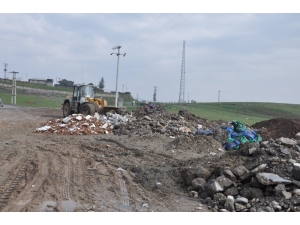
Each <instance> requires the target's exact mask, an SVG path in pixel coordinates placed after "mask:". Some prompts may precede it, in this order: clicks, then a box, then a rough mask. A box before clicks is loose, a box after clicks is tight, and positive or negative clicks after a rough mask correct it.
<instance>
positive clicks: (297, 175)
mask: <svg viewBox="0 0 300 225" xmlns="http://www.w3.org/2000/svg"><path fill="white" fill-rule="evenodd" d="M293 178H294V179H296V180H300V164H299V163H294V167H293Z"/></svg>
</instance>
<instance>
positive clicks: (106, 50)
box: [0, 10, 300, 104]
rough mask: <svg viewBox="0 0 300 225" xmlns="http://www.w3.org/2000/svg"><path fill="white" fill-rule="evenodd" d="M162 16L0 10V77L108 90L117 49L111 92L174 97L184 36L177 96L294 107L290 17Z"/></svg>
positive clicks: (297, 20) (299, 48) (294, 20)
mask: <svg viewBox="0 0 300 225" xmlns="http://www.w3.org/2000/svg"><path fill="white" fill-rule="evenodd" d="M29 11H30V10H29ZM42 11H43V10H41V12H42ZM79 11H80V10H79ZM159 11H160V10H159ZM165 12H167V13H161V12H159V13H103V12H101V13H76V14H75V13H62V14H58V13H53V14H52V13H51V14H49V13H48V14H47V13H40V14H38V13H34V14H30V13H1V14H0V62H1V65H2V66H0V68H2V69H1V72H0V77H4V73H3V69H4V63H8V67H7V69H8V72H11V71H18V72H19V74H18V77H20V78H21V79H22V80H28V79H29V78H41V79H47V78H50V79H53V80H54V81H55V82H56V79H59V78H60V79H67V80H72V81H74V82H75V83H82V82H84V83H94V84H98V83H99V81H100V79H101V77H103V78H104V80H105V90H106V91H115V88H116V73H117V56H116V55H111V53H112V52H114V53H116V52H117V50H112V47H114V46H116V45H121V46H122V48H121V49H120V52H121V53H126V56H125V57H123V56H120V63H119V81H118V90H119V91H124V92H125V91H129V92H131V93H132V95H133V96H134V97H137V95H138V97H139V99H143V100H152V99H153V92H154V86H157V101H167V102H170V101H172V102H177V101H178V100H179V90H180V76H181V67H182V50H183V40H185V41H186V43H185V100H186V101H188V100H195V101H197V102H216V101H217V100H218V91H220V101H229V102H230V101H240V102H241V101H246V102H249V101H253V102H282V103H296V104H299V103H300V97H299V96H300V88H299V84H300V76H299V73H300V14H291V13H290V14H289V13H288V14H284V13H271V14H270V13H267V14H259V13H253V14H251V13H234V14H231V13H213V14H210V13H186V12H185V11H184V10H183V11H182V12H184V13H180V11H179V12H178V13H169V11H168V10H166V11H165ZM7 75H8V76H11V74H7Z"/></svg>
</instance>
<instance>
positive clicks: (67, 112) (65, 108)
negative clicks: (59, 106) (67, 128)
mask: <svg viewBox="0 0 300 225" xmlns="http://www.w3.org/2000/svg"><path fill="white" fill-rule="evenodd" d="M70 114H71V107H70V103H69V102H65V104H64V106H63V116H64V117H67V116H69V115H70Z"/></svg>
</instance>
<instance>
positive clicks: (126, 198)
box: [117, 168, 130, 211]
mask: <svg viewBox="0 0 300 225" xmlns="http://www.w3.org/2000/svg"><path fill="white" fill-rule="evenodd" d="M117 171H118V177H119V182H120V189H121V196H122V204H123V208H124V209H125V210H126V211H127V210H130V204H129V196H128V191H127V188H126V184H125V180H124V179H123V175H122V171H124V170H123V169H121V168H118V169H117Z"/></svg>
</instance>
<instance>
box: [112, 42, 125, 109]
mask: <svg viewBox="0 0 300 225" xmlns="http://www.w3.org/2000/svg"><path fill="white" fill-rule="evenodd" d="M121 47H122V46H120V45H117V46H115V47H113V48H112V50H116V49H118V53H113V52H112V53H111V55H113V54H116V55H117V56H118V62H117V78H116V96H115V107H118V73H119V56H120V55H123V57H125V55H126V53H124V54H121V53H120V48H121Z"/></svg>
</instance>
